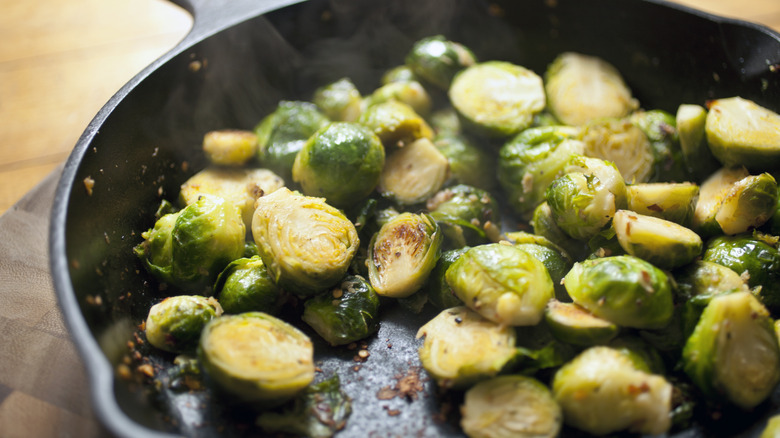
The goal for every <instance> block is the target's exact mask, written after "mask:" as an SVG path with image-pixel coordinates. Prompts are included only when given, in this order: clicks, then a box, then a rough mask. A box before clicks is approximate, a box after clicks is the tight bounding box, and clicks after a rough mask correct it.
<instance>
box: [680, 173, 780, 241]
mask: <svg viewBox="0 0 780 438" xmlns="http://www.w3.org/2000/svg"><path fill="white" fill-rule="evenodd" d="M777 198H778V186H777V181H776V180H775V179H774V178H773V177H772V175H770V174H769V173H762V174H760V175H750V174H749V173H748V171H747V170H746V169H745V168H744V167H724V168H722V169H720V170H718V171H717V172H715V173H714V174H712V175H711V176H710V177H709V178H707V180H706V181H704V182H703V183H702V185H701V189H700V191H699V200H698V202H697V204H696V210H695V211H694V217H693V225H694V227H695V229H697V231H699V232H700V233H702V234H704V235H717V234H720V233H721V232H722V233H725V234H732V235H733V234H739V233H744V232H746V231H749V230H751V229H753V228H757V227H759V226H761V225H763V224H764V223H765V222H766V221H767V220H769V218H770V217H771V216H772V214H774V212H775V208H776V206H777V201H778V199H777Z"/></svg>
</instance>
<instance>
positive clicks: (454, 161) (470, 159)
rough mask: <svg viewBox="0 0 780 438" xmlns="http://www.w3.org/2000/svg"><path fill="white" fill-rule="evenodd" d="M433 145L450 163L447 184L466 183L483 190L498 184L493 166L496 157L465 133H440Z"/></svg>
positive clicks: (490, 188)
mask: <svg viewBox="0 0 780 438" xmlns="http://www.w3.org/2000/svg"><path fill="white" fill-rule="evenodd" d="M433 145H434V146H436V149H438V150H439V152H441V154H442V155H443V156H444V157H445V158H446V159H447V162H448V163H449V177H448V179H447V181H445V182H444V185H445V186H450V185H457V184H466V185H470V186H473V187H477V188H480V189H483V190H492V189H493V188H494V187H495V185H496V175H495V173H494V169H493V166H494V164H495V157H494V156H493V155H492V154H491V153H489V152H488V151H487V150H486V149H485V148H482V147H480V146H479V145H477V144H475V143H474V142H473V141H471V139H469V138H468V137H466V136H465V135H460V134H449V133H448V134H439V135H437V136H436V137H435V138H434V141H433Z"/></svg>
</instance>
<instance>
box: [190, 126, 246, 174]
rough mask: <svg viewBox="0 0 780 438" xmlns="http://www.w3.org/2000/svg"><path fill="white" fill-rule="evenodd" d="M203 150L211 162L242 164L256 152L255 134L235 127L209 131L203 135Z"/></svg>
mask: <svg viewBox="0 0 780 438" xmlns="http://www.w3.org/2000/svg"><path fill="white" fill-rule="evenodd" d="M203 152H205V153H206V157H207V158H208V160H209V161H210V162H211V163H213V164H216V165H219V166H242V165H244V164H246V163H247V162H248V161H249V160H251V159H252V158H253V157H254V156H255V155H256V154H257V134H255V133H254V132H252V131H241V130H237V129H225V130H218V131H209V132H207V133H206V135H204V136H203Z"/></svg>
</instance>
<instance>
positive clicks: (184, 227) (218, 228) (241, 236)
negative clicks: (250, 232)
mask: <svg viewBox="0 0 780 438" xmlns="http://www.w3.org/2000/svg"><path fill="white" fill-rule="evenodd" d="M245 236H246V228H245V226H244V221H243V220H242V218H241V213H240V211H239V209H238V207H236V206H235V204H233V203H230V202H228V201H226V200H224V199H223V198H220V197H217V196H213V195H202V196H201V197H200V199H198V201H197V202H195V203H194V204H190V205H188V206H187V207H185V208H184V209H183V210H181V212H180V213H179V216H178V217H177V218H176V223H175V224H174V226H173V230H172V231H171V238H172V248H171V277H172V281H173V283H174V284H175V285H176V286H178V287H180V288H182V289H186V290H190V291H192V292H193V293H197V294H201V293H205V294H209V292H210V291H207V290H205V288H207V287H210V286H212V285H213V284H214V280H216V278H217V275H219V273H220V272H222V270H223V269H224V268H225V266H227V265H228V263H230V262H232V261H233V260H235V259H238V258H240V257H241V256H242V255H243V254H244V244H245V241H246V239H245Z"/></svg>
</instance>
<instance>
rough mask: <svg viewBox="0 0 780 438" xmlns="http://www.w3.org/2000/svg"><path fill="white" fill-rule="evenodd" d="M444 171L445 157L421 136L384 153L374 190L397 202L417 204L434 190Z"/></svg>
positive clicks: (443, 180) (447, 164)
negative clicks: (383, 162)
mask: <svg viewBox="0 0 780 438" xmlns="http://www.w3.org/2000/svg"><path fill="white" fill-rule="evenodd" d="M448 173H449V163H448V162H447V158H446V157H445V156H444V155H442V154H441V152H439V150H438V149H436V146H434V145H433V143H431V141H430V140H428V139H427V138H421V139H419V140H417V141H414V142H412V143H409V144H408V145H406V146H404V147H402V148H399V149H396V150H394V151H392V152H391V153H390V154H389V155H388V157H387V161H386V162H385V167H384V169H383V170H382V173H381V174H380V176H379V185H378V186H377V190H378V191H379V192H380V193H381V194H383V195H384V196H386V197H388V198H391V199H393V200H395V201H396V202H398V203H399V204H402V205H404V204H405V205H410V204H417V203H420V202H423V201H425V200H426V199H428V198H430V197H431V196H433V195H434V194H435V193H436V192H438V191H439V189H441V187H442V186H443V185H444V182H445V181H446V180H447V177H448Z"/></svg>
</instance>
